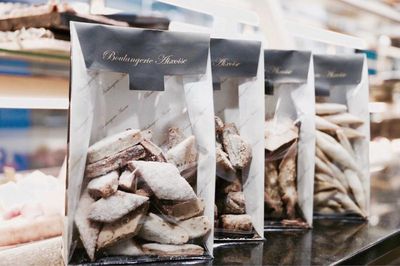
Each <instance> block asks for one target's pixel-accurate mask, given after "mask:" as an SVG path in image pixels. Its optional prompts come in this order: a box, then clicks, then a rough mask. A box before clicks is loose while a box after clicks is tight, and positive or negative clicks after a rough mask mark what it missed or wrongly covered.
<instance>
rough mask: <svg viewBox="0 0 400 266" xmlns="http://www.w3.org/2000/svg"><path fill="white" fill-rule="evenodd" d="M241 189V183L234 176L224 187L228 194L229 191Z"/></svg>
mask: <svg viewBox="0 0 400 266" xmlns="http://www.w3.org/2000/svg"><path fill="white" fill-rule="evenodd" d="M239 191H242V184H241V183H240V180H239V178H235V179H234V180H233V181H232V182H230V183H229V185H227V186H226V187H225V188H224V192H225V193H226V194H228V193H229V192H239Z"/></svg>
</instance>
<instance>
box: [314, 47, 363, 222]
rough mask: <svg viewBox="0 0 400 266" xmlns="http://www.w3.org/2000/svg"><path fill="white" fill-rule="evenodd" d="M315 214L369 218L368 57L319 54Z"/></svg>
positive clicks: (319, 216) (317, 69)
mask: <svg viewBox="0 0 400 266" xmlns="http://www.w3.org/2000/svg"><path fill="white" fill-rule="evenodd" d="M314 67H315V94H316V104H315V108H316V109H315V110H316V117H315V122H316V154H315V181H314V182H315V187H314V215H315V216H316V217H318V218H340V219H343V218H345V219H359V220H365V219H366V218H367V217H368V212H369V194H370V177H369V151H368V149H369V139H370V136H369V134H370V131H369V125H370V123H369V111H368V100H369V95H368V92H369V90H368V68H367V64H366V59H365V57H364V56H363V55H360V54H359V55H314Z"/></svg>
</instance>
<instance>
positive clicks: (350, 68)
mask: <svg viewBox="0 0 400 266" xmlns="http://www.w3.org/2000/svg"><path fill="white" fill-rule="evenodd" d="M313 58H314V72H315V95H316V96H329V94H330V88H331V87H332V86H347V85H357V84H358V83H360V82H361V76H362V69H363V63H364V56H363V55H357V54H350V55H314V57H313Z"/></svg>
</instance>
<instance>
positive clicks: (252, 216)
mask: <svg viewBox="0 0 400 266" xmlns="http://www.w3.org/2000/svg"><path fill="white" fill-rule="evenodd" d="M262 56H263V55H262V53H261V43H260V42H258V41H244V40H228V39H212V40H211V59H212V64H213V81H214V88H215V90H214V108H215V116H216V118H215V135H216V159H217V168H216V188H215V203H216V204H215V221H214V222H215V223H214V226H215V239H216V240H217V241H225V240H228V241H231V240H246V239H247V240H261V239H263V211H262V195H263V192H262V187H263V176H262V169H263V149H262V146H261V145H260V143H262V141H263V135H262V121H263V120H262V117H263V109H264V108H263V99H262V93H263V91H262V89H263V86H262V85H263V79H262V73H263V60H262V58H263V57H262Z"/></svg>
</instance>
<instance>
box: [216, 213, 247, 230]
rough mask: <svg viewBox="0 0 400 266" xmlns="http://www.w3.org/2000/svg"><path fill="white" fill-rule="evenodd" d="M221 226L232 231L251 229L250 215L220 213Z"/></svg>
mask: <svg viewBox="0 0 400 266" xmlns="http://www.w3.org/2000/svg"><path fill="white" fill-rule="evenodd" d="M221 226H222V228H224V229H226V230H232V231H251V230H252V223H251V217H250V215H247V214H239V215H235V214H225V215H221Z"/></svg>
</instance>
